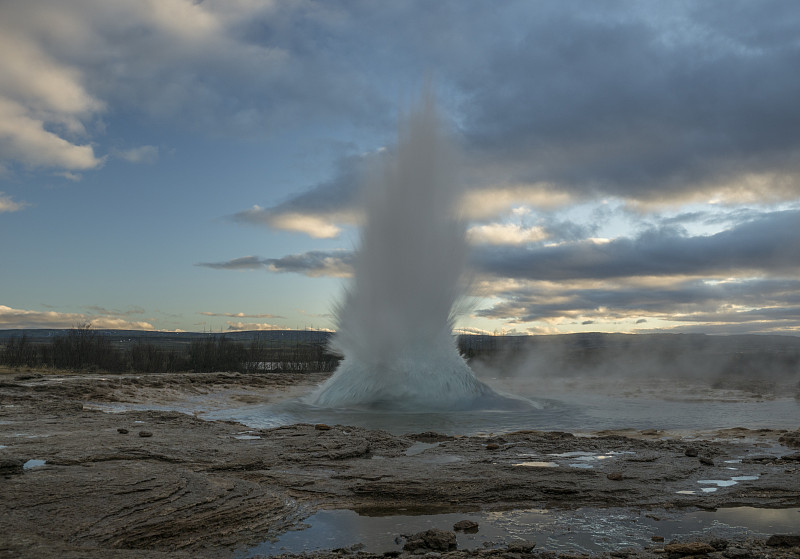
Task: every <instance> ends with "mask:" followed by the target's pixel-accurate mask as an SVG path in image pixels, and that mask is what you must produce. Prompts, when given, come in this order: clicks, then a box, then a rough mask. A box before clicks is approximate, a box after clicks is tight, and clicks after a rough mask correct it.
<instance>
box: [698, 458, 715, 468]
mask: <svg viewBox="0 0 800 559" xmlns="http://www.w3.org/2000/svg"><path fill="white" fill-rule="evenodd" d="M699 460H700V463H701V464H704V465H706V466H713V465H714V461H713V460H712V459H711V458H709V457H708V456H701V457H700V458H699Z"/></svg>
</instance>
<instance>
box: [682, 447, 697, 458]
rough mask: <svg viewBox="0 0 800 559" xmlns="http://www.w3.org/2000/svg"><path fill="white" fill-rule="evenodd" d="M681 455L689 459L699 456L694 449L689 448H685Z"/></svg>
mask: <svg viewBox="0 0 800 559" xmlns="http://www.w3.org/2000/svg"><path fill="white" fill-rule="evenodd" d="M683 453H684V454H685V455H686V456H690V457H692V458H694V457H696V456H697V455H698V454H699V451H698V450H697V449H696V448H695V447H693V446H689V447H686V450H684V451H683Z"/></svg>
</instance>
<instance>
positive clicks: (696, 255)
mask: <svg viewBox="0 0 800 559" xmlns="http://www.w3.org/2000/svg"><path fill="white" fill-rule="evenodd" d="M473 262H474V264H475V265H476V267H477V268H478V269H479V270H480V271H482V272H484V273H487V274H490V275H493V276H497V277H511V278H522V279H531V280H567V279H587V278H594V279H608V278H615V277H630V276H673V275H715V274H725V273H734V272H738V271H743V270H753V271H761V272H767V273H788V272H791V271H793V270H797V268H798V267H799V266H800V211H785V212H775V213H770V214H766V215H763V216H761V217H759V218H757V219H753V220H751V221H749V222H746V223H744V224H741V225H739V226H737V227H734V228H732V229H729V230H726V231H723V232H720V233H717V234H716V235H710V236H696V237H688V236H685V235H684V234H682V233H681V231H680V230H676V229H675V228H672V227H662V228H659V229H652V230H649V231H646V232H644V233H643V234H641V235H640V236H639V237H637V238H634V239H630V238H620V239H616V240H613V241H610V242H608V243H603V244H599V243H595V242H591V241H581V242H576V243H567V244H559V245H555V246H546V245H541V244H540V245H537V246H514V247H504V248H498V247H490V248H479V249H477V250H476V251H475V253H474V255H473Z"/></svg>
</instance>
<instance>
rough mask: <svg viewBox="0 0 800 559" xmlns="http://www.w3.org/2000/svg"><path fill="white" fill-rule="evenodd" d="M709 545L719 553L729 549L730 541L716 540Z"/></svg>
mask: <svg viewBox="0 0 800 559" xmlns="http://www.w3.org/2000/svg"><path fill="white" fill-rule="evenodd" d="M708 544H709V545H710V546H711V547H713V548H714V549H716V550H717V551H722V550H723V549H727V548H728V540H726V539H724V538H714V539H713V540H710V541H709V542H708Z"/></svg>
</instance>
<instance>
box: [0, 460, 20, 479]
mask: <svg viewBox="0 0 800 559" xmlns="http://www.w3.org/2000/svg"><path fill="white" fill-rule="evenodd" d="M24 465H25V459H24V458H17V457H16V456H8V457H2V458H0V475H2V476H7V475H11V474H21V473H22V472H23V471H25V469H24V468H23V466H24Z"/></svg>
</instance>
